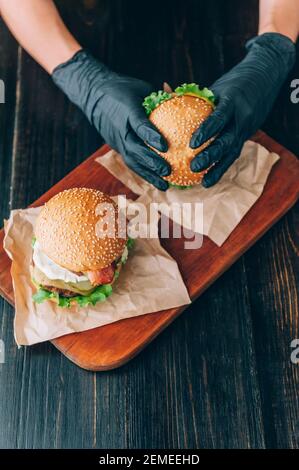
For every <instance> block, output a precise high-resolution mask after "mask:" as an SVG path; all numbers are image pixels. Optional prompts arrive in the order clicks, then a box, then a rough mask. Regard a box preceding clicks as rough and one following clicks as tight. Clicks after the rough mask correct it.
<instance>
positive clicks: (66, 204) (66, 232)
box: [35, 188, 127, 272]
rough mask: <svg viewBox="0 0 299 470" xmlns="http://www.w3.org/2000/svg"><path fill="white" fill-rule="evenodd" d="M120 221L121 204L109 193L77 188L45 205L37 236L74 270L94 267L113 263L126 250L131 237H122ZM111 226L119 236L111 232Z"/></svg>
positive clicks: (59, 261)
mask: <svg viewBox="0 0 299 470" xmlns="http://www.w3.org/2000/svg"><path fill="white" fill-rule="evenodd" d="M105 222H108V225H107V224H106V223H105ZM117 222H118V211H117V205H116V204H115V202H114V201H113V200H112V199H111V198H110V197H109V196H107V195H106V194H104V193H102V192H101V191H98V190H95V189H89V188H73V189H68V190H65V191H62V192H61V193H58V194H57V195H56V196H54V197H53V198H52V199H50V200H49V201H48V202H47V203H46V204H45V205H44V206H43V208H42V210H41V212H40V214H39V216H38V218H37V222H36V226H35V236H36V239H37V241H38V242H39V244H40V247H41V249H42V250H43V252H44V253H45V254H46V255H47V256H48V257H49V258H50V259H51V260H53V261H54V262H55V263H57V264H58V265H60V266H62V267H63V268H66V269H68V270H70V271H74V272H86V271H93V270H97V269H102V268H104V267H106V266H109V265H110V264H111V263H112V262H113V261H114V260H115V259H117V258H118V257H119V256H121V254H122V253H123V251H124V248H125V245H126V241H127V239H126V238H125V237H123V238H118V236H117V235H118V232H119V231H120V230H119V228H118V223H117ZM110 224H111V225H110ZM110 227H112V230H115V236H113V232H111V231H110V232H109V233H108V231H107V229H109V230H110ZM121 235H122V234H121Z"/></svg>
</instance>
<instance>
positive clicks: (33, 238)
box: [31, 237, 36, 248]
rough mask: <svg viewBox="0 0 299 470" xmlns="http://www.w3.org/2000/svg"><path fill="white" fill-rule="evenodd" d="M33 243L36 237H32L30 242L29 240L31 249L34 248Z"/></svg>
mask: <svg viewBox="0 0 299 470" xmlns="http://www.w3.org/2000/svg"><path fill="white" fill-rule="evenodd" d="M35 242H36V237H32V240H31V246H32V248H34V245H35Z"/></svg>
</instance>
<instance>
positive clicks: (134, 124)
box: [52, 50, 171, 190]
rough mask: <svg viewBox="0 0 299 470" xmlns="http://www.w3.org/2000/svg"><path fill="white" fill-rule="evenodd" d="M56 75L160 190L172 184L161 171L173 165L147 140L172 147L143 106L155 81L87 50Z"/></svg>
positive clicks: (132, 164) (162, 147)
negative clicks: (113, 66)
mask: <svg viewBox="0 0 299 470" xmlns="http://www.w3.org/2000/svg"><path fill="white" fill-rule="evenodd" d="M52 78H53V80H54V82H55V83H56V85H58V86H59V88H61V90H62V91H63V92H64V93H65V94H66V95H67V96H68V97H69V99H70V100H71V101H72V102H73V103H75V104H76V105H77V106H79V108H81V109H82V111H83V112H84V113H85V114H86V116H87V118H88V119H89V121H90V123H91V124H93V125H94V126H95V127H96V129H97V130H98V131H99V133H100V134H101V135H102V137H103V138H104V140H105V141H106V142H107V143H108V144H109V145H110V146H111V147H112V148H113V149H115V150H117V151H118V152H120V153H121V155H122V156H123V158H124V161H125V163H126V164H127V166H128V167H129V168H131V169H132V170H133V171H135V172H136V173H138V174H139V175H140V176H141V177H142V178H144V179H145V180H147V181H148V182H149V183H151V184H153V185H154V186H156V187H157V188H158V189H160V190H166V189H167V188H168V184H167V183H166V181H164V180H163V179H162V178H161V176H166V175H169V174H170V171H171V169H170V166H169V164H168V163H167V162H166V161H165V160H164V159H163V158H162V157H160V156H158V155H157V154H156V153H155V152H154V151H152V150H150V149H149V148H148V147H147V146H146V145H145V144H144V142H147V143H148V144H149V145H151V146H152V147H154V148H156V149H157V150H160V151H162V152H163V151H164V152H165V151H166V150H167V143H166V141H165V139H164V138H163V137H162V136H161V135H160V134H159V132H158V130H157V129H156V128H155V127H154V125H153V124H151V122H150V121H149V120H148V119H147V117H146V115H145V113H144V109H143V107H142V102H143V99H144V97H145V96H147V95H148V94H150V93H151V92H152V91H153V88H152V86H151V85H150V84H148V83H146V82H144V81H142V80H137V79H135V78H130V77H126V76H123V75H119V74H117V73H114V72H112V71H111V70H109V69H108V67H106V66H105V65H104V64H102V63H101V62H99V61H97V60H96V59H95V58H94V57H93V56H92V55H91V54H90V53H88V52H87V51H84V50H81V51H79V52H77V53H76V54H75V55H74V57H72V58H71V59H70V60H69V61H68V62H65V63H63V64H61V65H59V66H58V67H56V68H55V69H54V71H53V74H52Z"/></svg>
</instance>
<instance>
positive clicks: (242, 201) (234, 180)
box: [97, 141, 279, 246]
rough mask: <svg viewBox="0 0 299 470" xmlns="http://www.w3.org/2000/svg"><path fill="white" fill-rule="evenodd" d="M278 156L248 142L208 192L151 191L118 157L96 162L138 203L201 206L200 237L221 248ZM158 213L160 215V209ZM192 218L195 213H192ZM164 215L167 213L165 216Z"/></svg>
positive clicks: (191, 223) (186, 222) (190, 225)
mask: <svg viewBox="0 0 299 470" xmlns="http://www.w3.org/2000/svg"><path fill="white" fill-rule="evenodd" d="M278 160H279V156H278V155H277V154H275V153H271V152H269V151H268V150H266V149H265V148H264V147H263V146H261V145H260V144H257V143H255V142H252V141H248V142H246V143H245V145H244V147H243V150H242V153H241V155H240V157H239V158H238V159H237V160H236V161H235V162H234V164H233V165H232V166H231V167H230V168H229V170H228V171H227V172H226V173H225V174H224V175H223V177H222V178H221V180H220V181H219V183H217V184H216V185H215V186H213V187H212V188H209V189H205V188H203V187H202V186H201V185H198V186H195V187H193V188H191V189H185V190H180V189H177V188H170V189H168V190H167V191H166V192H165V193H164V192H161V191H159V190H158V189H156V188H154V187H153V186H151V185H150V184H148V183H147V182H146V181H144V180H143V179H142V178H140V177H139V176H138V175H136V174H135V173H133V172H132V171H131V170H130V169H129V168H128V167H127V166H126V165H125V163H124V162H123V160H122V158H121V156H120V155H119V154H118V153H116V152H115V151H113V150H112V151H110V152H108V153H107V154H106V155H104V156H103V157H99V158H98V159H97V161H98V162H99V163H100V164H101V165H103V166H104V167H105V168H106V169H107V170H108V171H109V172H110V173H112V174H113V175H114V176H115V177H116V178H118V179H119V180H120V181H121V182H122V183H124V184H125V186H127V187H128V188H130V189H131V190H132V191H133V192H134V193H135V194H138V195H140V197H139V198H138V202H139V203H143V204H145V205H149V204H150V203H151V202H153V201H155V202H158V203H165V204H166V206H171V204H173V203H180V204H182V205H183V204H184V203H189V204H193V203H194V202H199V201H201V202H202V203H203V235H206V236H208V237H209V238H210V239H211V240H212V241H214V242H215V243H216V244H217V245H218V246H221V245H222V244H223V243H224V242H225V240H226V239H227V238H228V237H229V235H230V234H231V232H232V231H233V230H234V228H235V227H236V226H237V225H238V224H239V222H240V221H241V220H242V218H243V217H244V216H245V214H246V213H247V212H248V211H249V209H250V208H251V207H252V206H253V204H254V203H255V202H256V201H257V200H258V198H259V197H260V196H261V194H262V192H263V189H264V186H265V184H266V181H267V178H268V176H269V174H270V171H271V168H272V166H273V165H274V164H275V162H277V161H278ZM161 212H162V213H163V207H162V210H161ZM193 214H194V215H195V211H193ZM165 215H167V214H165ZM170 217H171V218H172V219H173V220H174V221H175V222H177V223H178V224H181V225H183V226H185V228H186V229H188V230H191V231H193V232H198V228H197V227H198V225H199V224H198V223H197V222H198V221H195V220H194V218H193V219H192V217H190V219H188V218H187V217H186V218H185V219H184V218H180V219H177V217H176V214H175V212H174V213H173V214H171V213H170Z"/></svg>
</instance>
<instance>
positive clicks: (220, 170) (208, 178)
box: [202, 146, 242, 188]
mask: <svg viewBox="0 0 299 470" xmlns="http://www.w3.org/2000/svg"><path fill="white" fill-rule="evenodd" d="M241 150H242V146H238V148H237V150H234V151H232V152H229V153H228V154H227V155H226V156H225V157H224V158H222V159H221V160H220V162H218V163H216V164H215V165H214V166H213V168H211V169H210V170H209V171H208V173H207V174H206V175H205V176H204V178H203V180H202V185H203V186H204V187H205V188H210V187H211V186H214V184H216V183H218V181H219V180H220V178H221V177H222V176H223V174H224V173H225V172H226V171H227V170H228V168H229V167H230V166H231V165H232V164H233V163H234V161H235V160H237V158H238V157H239V156H240V153H241Z"/></svg>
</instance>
